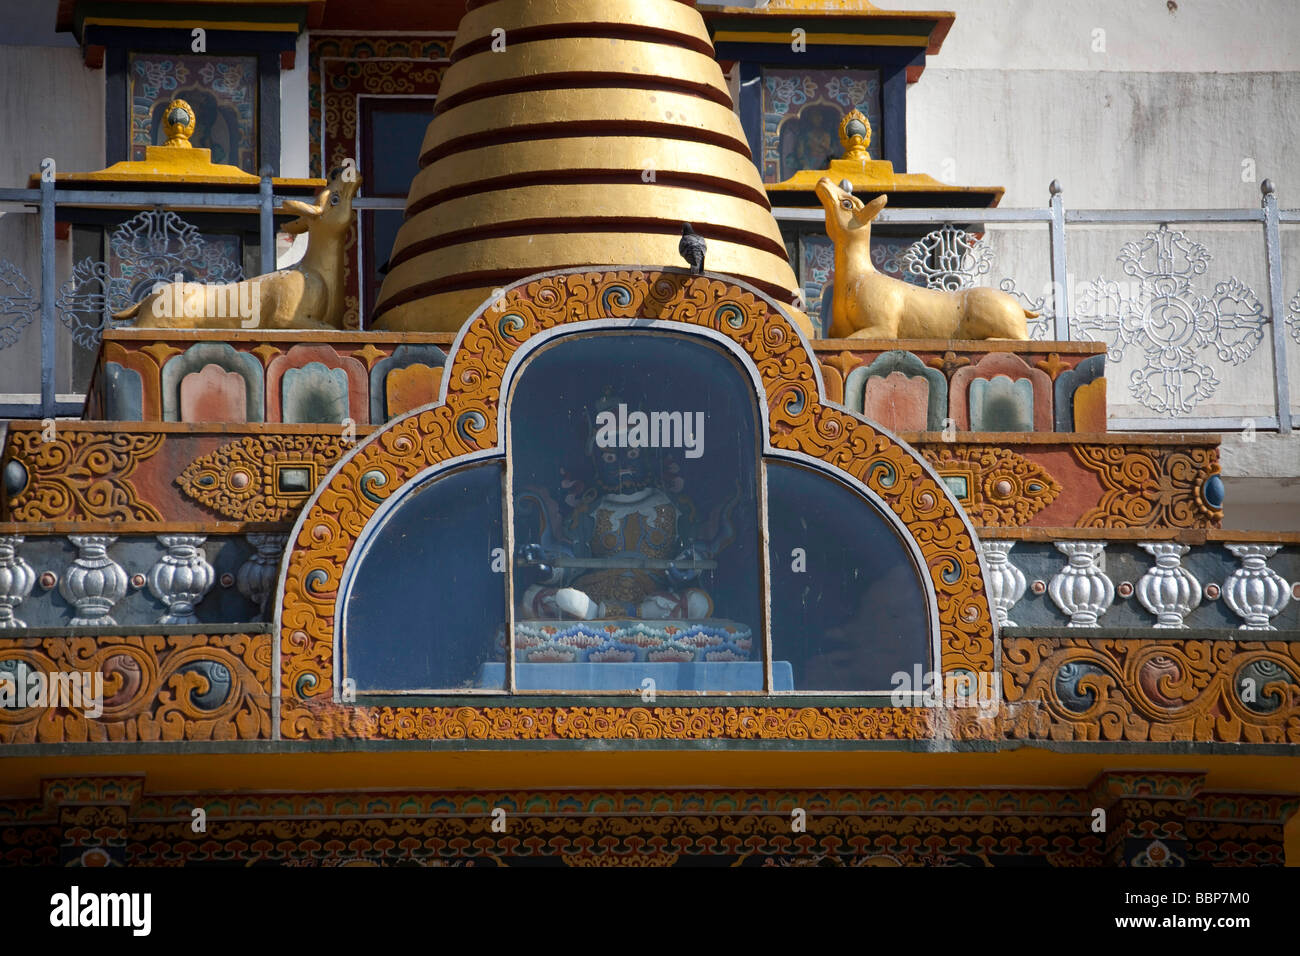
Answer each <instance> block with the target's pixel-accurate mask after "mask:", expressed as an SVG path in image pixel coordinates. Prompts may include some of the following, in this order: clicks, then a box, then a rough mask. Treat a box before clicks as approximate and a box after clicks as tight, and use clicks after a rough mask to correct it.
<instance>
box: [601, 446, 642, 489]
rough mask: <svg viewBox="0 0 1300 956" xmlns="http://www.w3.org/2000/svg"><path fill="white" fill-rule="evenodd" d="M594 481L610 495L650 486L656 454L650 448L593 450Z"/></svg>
mask: <svg viewBox="0 0 1300 956" xmlns="http://www.w3.org/2000/svg"><path fill="white" fill-rule="evenodd" d="M592 455H593V457H594V458H595V464H596V481H597V482H598V483H599V484H600V487H601V488H602V489H604V490H605V491H607V492H610V493H612V494H622V495H626V494H630V493H632V492H634V491H640V490H641V489H642V488H644V487H646V486H647V485H649V484H650V482H651V480H652V478H653V476H654V466H655V463H656V462H655V458H656V452H655V450H654V449H651V448H599V447H597V448H593V449H592Z"/></svg>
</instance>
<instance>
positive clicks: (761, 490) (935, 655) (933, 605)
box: [333, 318, 942, 707]
mask: <svg viewBox="0 0 1300 956" xmlns="http://www.w3.org/2000/svg"><path fill="white" fill-rule="evenodd" d="M466 329H468V325H467V326H466V327H465V328H462V329H461V332H460V333H459V334H458V336H457V339H456V342H455V343H454V344H453V345H452V348H451V353H450V354H452V355H454V354H455V352H456V350H457V349H458V347H459V345H460V344H461V340H462V339H463V337H464V335H465V332H466ZM619 332H622V333H625V334H626V333H652V334H658V335H665V336H668V337H676V338H681V339H686V340H689V341H692V343H693V344H697V345H702V346H704V347H712V348H713V349H714V350H715V351H717V352H719V353H720V354H721V355H723V356H724V357H725V358H727V359H729V360H730V361H731V362H732V363H733V364H734V365H735V366H736V367H737V371H738V373H739V374H740V375H741V377H742V379H744V380H746V381H747V382H748V385H749V388H750V391H749V393H748V394H749V397H750V400H751V401H752V402H753V403H754V405H753V407H754V409H755V428H756V429H757V431H758V435H757V436H756V437H757V439H758V441H757V443H756V447H755V473H754V474H755V482H756V486H757V487H756V489H755V505H756V507H757V508H758V514H757V532H758V563H759V570H760V579H761V587H760V590H759V595H758V599H759V618H760V626H759V627H758V628H756V629H755V632H754V633H755V638H757V637H758V636H759V633H760V632H761V635H762V662H763V689H762V690H757V691H695V690H664V691H656V697H664V698H669V699H672V700H674V701H675V702H681V701H683V700H691V701H695V702H698V703H700V704H722V705H729V706H736V705H743V704H754V705H758V706H771V705H772V704H773V703H774V702H775V701H779V700H783V699H798V700H799V701H800V704H801V705H802V706H815V705H818V704H825V705H835V704H840V705H845V704H847V705H850V706H893V701H892V698H893V696H895V695H894V692H893V691H891V690H887V689H864V690H853V691H844V690H839V691H826V690H799V689H794V690H788V691H778V690H773V689H772V683H773V681H772V634H771V568H770V555H769V526H768V507H769V502H768V489H767V465H768V463H769V462H771V461H775V462H778V463H782V464H790V465H795V466H803V467H805V468H807V469H809V470H811V471H814V472H816V473H818V474H819V475H820V477H822V478H823V479H828V480H833V481H838V482H839V483H840V484H841V485H843V486H844V487H845V488H847V489H848V490H849V491H851V492H854V493H855V494H857V495H858V497H859V498H861V499H862V500H863V504H864V505H865V506H869V507H872V508H874V509H875V511H876V512H877V513H878V514H879V515H880V516H881V517H883V518H884V519H885V521H886V522H887V523H888V525H889V526H890V529H891V530H892V531H893V532H894V534H895V535H897V537H898V539H899V541H900V542H901V543H902V545H903V547H904V550H905V552H906V553H907V555H908V556H909V557H910V559H911V562H912V567H913V570H914V572H915V573H916V575H917V580H918V582H919V583H920V586H921V590H922V593H923V595H924V597H925V601H926V607H925V618H926V624H927V634H926V642H925V646H926V652H927V655H928V659H927V661H925V662H924V666H923V672H925V673H929V672H934V673H938V672H940V671H941V670H942V667H941V663H940V662H941V661H942V648H941V635H940V626H939V612H938V602H937V596H936V592H935V588H934V585H933V583H932V582H931V581H930V579H929V576H928V575H927V574H926V573H925V567H926V565H925V562H924V557H923V555H922V554H921V553H920V550H919V548H918V547H917V544H916V542H915V540H914V539H913V538H912V536H911V535H910V534H909V533H908V532H907V528H906V526H905V525H904V523H903V521H902V519H901V518H899V517H898V516H897V515H896V514H894V513H893V512H892V511H891V510H890V509H889V508H888V506H887V505H885V503H884V502H883V501H881V500H880V499H879V498H878V497H877V496H876V495H875V493H874V492H872V491H871V489H870V488H868V487H867V486H866V485H865V484H864V483H863V482H861V481H859V480H858V479H856V478H854V477H852V476H851V475H847V474H844V473H842V472H840V471H838V470H837V469H834V468H833V467H832V466H830V465H828V464H827V463H826V462H824V461H821V460H820V459H817V458H813V457H811V456H809V455H806V454H804V453H802V452H797V451H789V450H784V449H777V448H774V447H772V445H771V444H770V442H769V435H770V431H769V427H768V408H767V404H766V397H765V392H764V390H763V389H762V387H761V382H760V380H759V378H758V373H757V370H756V369H755V368H754V367H753V363H752V360H751V359H750V358H749V356H748V355H746V354H745V352H744V351H743V350H742V349H741V348H740V346H739V345H738V344H737V343H735V342H734V341H732V340H731V339H729V338H727V337H725V336H723V335H721V334H720V333H716V332H713V331H712V330H710V329H708V328H705V327H700V326H683V325H682V324H681V323H679V322H672V321H664V320H658V319H647V318H631V319H599V320H592V321H589V322H581V323H574V324H565V325H561V326H556V327H553V328H550V329H547V330H545V331H542V332H538V333H536V334H534V335H533V336H532V337H531V338H530V339H529V341H528V342H527V343H526V344H525V345H524V346H521V348H520V349H519V350H518V351H517V352H516V353H515V354H514V355H513V356H512V357H511V359H510V361H509V364H508V365H507V367H506V369H505V371H504V372H503V375H502V381H503V388H502V397H501V400H500V401H499V402H498V404H497V419H498V420H497V445H496V446H494V447H493V448H490V449H484V450H482V451H479V452H475V453H472V454H469V455H464V456H461V457H457V458H455V459H452V460H450V461H447V462H444V463H441V464H439V465H437V466H435V467H433V468H430V469H427V470H426V471H424V472H422V473H421V474H419V475H416V476H414V477H413V478H412V479H411V480H409V481H408V482H407V483H406V484H405V485H404V486H403V487H402V488H401V489H400V490H399V492H398V493H397V494H394V495H392V496H390V497H389V498H388V499H386V500H385V501H384V503H383V504H382V505H381V506H380V508H379V509H378V510H377V511H376V512H375V514H374V516H373V517H372V518H371V520H370V521H369V522H368V524H367V526H366V528H365V530H364V531H363V533H362V537H361V538H360V539H359V540H358V542H357V545H356V546H355V547H354V548H353V550H352V553H351V554H350V555H349V556H348V559H347V562H346V564H345V567H344V571H343V574H342V577H341V580H340V582H339V589H338V598H337V601H336V605H335V618H334V619H335V621H336V622H337V623H336V628H337V643H336V653H335V654H334V655H333V656H334V688H335V690H334V694H335V700H336V701H340V700H341V698H340V697H339V694H340V689H341V688H342V687H343V684H342V681H343V680H345V679H346V678H347V674H346V667H347V657H348V654H347V613H346V612H347V603H348V599H349V597H350V593H351V589H352V582H353V579H354V577H355V572H356V569H357V567H358V566H359V564H360V562H361V560H362V559H363V557H364V555H365V554H366V553H367V552H368V550H369V547H370V545H371V544H372V542H373V538H374V535H375V534H377V532H378V531H379V529H380V528H382V527H383V525H384V524H385V523H386V522H387V520H388V519H389V518H390V517H391V513H392V511H393V510H395V509H396V508H398V507H400V505H401V503H402V502H404V501H405V500H406V498H407V496H408V495H411V494H414V493H415V492H416V491H417V490H419V489H421V488H424V487H425V486H426V485H427V484H428V483H429V482H432V481H436V480H438V479H440V478H442V477H445V476H447V475H449V474H451V473H452V472H454V471H456V470H459V469H461V468H464V467H467V466H470V465H481V464H486V463H489V462H492V461H498V460H499V461H502V462H503V468H502V508H503V514H502V532H503V545H502V546H503V547H504V549H505V553H506V570H505V574H504V577H505V581H504V582H503V587H504V588H505V589H506V590H505V610H506V616H505V626H506V633H507V635H508V640H507V647H508V648H509V651H508V652H507V654H506V686H505V688H504V689H499V690H498V689H489V688H467V689H463V690H462V689H448V690H442V689H438V690H398V691H380V692H370V691H366V692H362V691H357V692H356V696H355V701H351V702H354V703H356V704H358V705H362V704H364V705H365V706H412V705H415V706H420V705H424V706H455V705H456V704H457V703H458V702H461V703H463V702H464V701H466V700H467V699H471V698H480V697H496V698H506V699H508V700H511V701H517V702H519V704H520V705H523V706H536V707H544V706H578V705H581V704H583V703H591V704H594V705H608V704H610V703H612V702H620V703H622V702H632V701H635V702H641V701H642V697H641V693H640V692H639V691H638V690H635V689H628V690H589V689H572V690H561V689H547V690H518V689H516V686H515V684H516V678H515V663H516V662H515V660H514V657H515V655H514V622H515V589H514V548H515V542H514V499H513V494H512V486H513V477H514V467H513V462H512V448H511V447H510V445H511V443H510V428H509V426H510V409H511V406H512V404H513V401H514V393H515V389H516V387H517V385H518V382H519V381H520V379H521V378H522V377H523V372H524V370H525V369H526V368H527V367H528V366H529V364H531V362H532V361H533V360H534V359H535V358H536V357H537V356H538V355H540V354H543V353H544V352H545V351H549V350H550V349H551V348H554V347H558V346H561V345H563V344H565V343H566V341H571V340H573V339H575V338H580V337H581V338H585V337H587V336H589V335H592V334H596V335H605V334H611V333H614V334H616V333H619ZM446 388H447V383H446V380H445V379H444V381H443V385H442V389H441V392H440V394H439V403H441V402H443V401H445V399H446ZM836 407H837V408H841V409H842V410H843V411H845V412H846V413H847V414H850V415H854V417H857V418H861V416H858V415H856V414H855V413H853V412H849V411H848V410H847V409H843V408H842V406H838V405H837V406H836ZM389 424H390V425H391V424H392V423H391V422H390V423H389ZM377 434H382V432H380V433H377ZM337 467H339V466H336V468H337ZM908 695H909V697H911V698H912V703H911V704H909V705H908V706H919V705H920V701H921V697H922V695H923V691H922V690H920V689H914V690H912V691H910V692H908Z"/></svg>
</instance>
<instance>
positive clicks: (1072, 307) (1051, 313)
mask: <svg viewBox="0 0 1300 956" xmlns="http://www.w3.org/2000/svg"><path fill="white" fill-rule="evenodd" d="M1062 192H1063V191H1062V188H1061V185H1060V183H1058V182H1056V181H1053V182H1052V184H1051V186H1050V196H1051V198H1050V200H1049V203H1048V205H1047V206H1046V207H1045V208H1039V209H1035V208H1029V209H957V208H934V209H885V210H883V211H881V213H880V214H879V215H878V216H877V217H876V219H875V220H874V221H875V222H876V223H879V224H882V225H890V226H895V225H899V226H907V225H941V226H945V227H946V226H948V225H949V224H951V223H971V222H979V223H981V224H985V225H996V224H1027V223H1042V224H1044V225H1045V226H1046V227H1047V231H1048V245H1049V263H1048V264H1049V274H1050V285H1049V289H1048V291H1047V293H1046V295H1045V299H1046V301H1045V302H1042V300H1039V301H1040V302H1042V307H1043V308H1044V311H1045V313H1047V314H1048V318H1049V319H1050V325H1049V326H1048V327H1047V328H1048V330H1049V331H1050V333H1051V336H1052V338H1054V339H1056V340H1058V341H1073V340H1080V339H1083V340H1090V341H1107V342H1108V345H1110V346H1111V347H1110V348H1109V349H1108V363H1110V362H1112V361H1116V360H1117V359H1118V358H1119V357H1120V356H1121V355H1122V353H1123V351H1124V348H1123V346H1124V345H1126V344H1132V342H1131V341H1125V340H1132V339H1133V338H1134V337H1135V334H1136V335H1137V336H1140V335H1141V334H1142V333H1143V332H1146V333H1148V334H1147V341H1146V343H1145V345H1146V347H1147V348H1148V349H1155V350H1160V348H1161V347H1162V346H1163V347H1164V351H1165V352H1167V353H1171V354H1172V357H1173V358H1175V359H1180V358H1182V359H1186V360H1187V361H1188V362H1189V363H1190V362H1193V361H1194V360H1193V359H1191V358H1188V357H1187V355H1186V354H1185V353H1186V349H1185V347H1184V349H1183V351H1182V352H1180V351H1179V350H1178V349H1177V348H1174V347H1171V346H1170V343H1168V342H1162V341H1154V342H1153V341H1151V339H1152V336H1151V334H1150V326H1153V325H1158V324H1160V322H1161V321H1164V320H1167V318H1168V317H1167V316H1159V315H1157V316H1155V317H1154V319H1153V316H1152V315H1151V314H1150V313H1149V312H1143V313H1142V314H1140V315H1138V316H1136V317H1135V321H1134V323H1133V324H1134V325H1136V326H1138V328H1137V330H1136V333H1135V330H1134V329H1117V328H1116V327H1115V326H1116V325H1117V324H1118V323H1117V322H1114V321H1111V322H1105V321H1098V319H1099V316H1098V315H1097V314H1096V313H1095V311H1093V310H1087V311H1085V310H1081V309H1080V308H1079V306H1078V304H1077V303H1072V302H1071V285H1072V283H1071V279H1070V257H1069V255H1068V252H1067V250H1068V244H1067V232H1068V230H1067V228H1066V227H1067V226H1090V225H1112V226H1113V225H1126V224H1157V225H1158V226H1159V231H1157V232H1153V233H1148V234H1147V237H1146V238H1147V239H1148V240H1154V241H1155V242H1164V243H1165V245H1168V244H1169V241H1168V240H1170V239H1173V238H1176V239H1178V240H1184V241H1185V242H1186V244H1188V245H1190V246H1193V247H1196V249H1199V250H1200V253H1202V254H1204V256H1205V259H1206V260H1208V258H1209V256H1208V253H1206V252H1205V250H1204V247H1202V246H1200V244H1199V243H1194V242H1191V241H1190V240H1186V237H1185V236H1183V235H1182V233H1181V232H1175V233H1170V232H1168V227H1170V226H1176V225H1183V224H1251V223H1255V224H1259V225H1260V226H1261V227H1262V239H1263V250H1262V251H1263V253H1264V261H1265V264H1266V268H1267V281H1268V306H1269V307H1268V309H1267V311H1265V310H1264V309H1263V307H1262V306H1259V307H1258V308H1256V309H1254V310H1253V311H1248V312H1247V313H1246V314H1245V315H1244V316H1243V315H1238V314H1235V313H1234V314H1231V315H1228V314H1226V313H1225V314H1224V315H1223V316H1221V317H1219V318H1221V319H1222V322H1221V323H1219V324H1220V325H1221V326H1222V327H1223V328H1224V329H1226V330H1228V332H1229V334H1231V332H1233V331H1236V332H1241V333H1244V334H1245V337H1246V339H1247V340H1248V344H1249V341H1250V340H1253V345H1251V346H1250V348H1249V351H1247V349H1246V347H1245V346H1242V345H1241V343H1240V342H1228V343H1222V342H1219V343H1216V342H1215V341H1210V342H1208V343H1207V347H1212V348H1217V349H1218V351H1219V353H1220V355H1227V356H1228V357H1227V358H1225V359H1224V361H1234V363H1239V362H1240V361H1244V360H1245V358H1248V357H1249V355H1250V354H1251V353H1253V351H1254V348H1253V346H1254V345H1258V344H1259V343H1260V341H1262V339H1259V338H1257V335H1262V333H1263V330H1264V329H1265V328H1268V329H1269V330H1270V331H1271V344H1272V355H1273V369H1272V377H1273V390H1272V403H1273V406H1274V409H1275V411H1274V414H1271V415H1263V416H1248V417H1245V418H1243V417H1238V416H1229V417H1223V416H1218V417H1214V416H1204V415H1193V414H1186V408H1185V407H1183V408H1181V410H1182V411H1183V413H1182V414H1170V412H1169V409H1168V408H1166V407H1160V406H1162V405H1163V406H1167V405H1169V404H1170V403H1169V402H1168V401H1167V396H1166V397H1165V399H1162V400H1157V401H1154V402H1150V403H1148V402H1143V404H1151V405H1152V407H1153V410H1154V411H1155V412H1156V415H1153V416H1152V417H1150V418H1147V417H1143V418H1114V417H1112V418H1111V419H1110V421H1109V424H1110V426H1111V427H1112V428H1114V429H1117V430H1123V429H1137V428H1141V429H1148V430H1150V429H1153V428H1154V429H1160V428H1177V429H1185V430H1223V431H1235V430H1241V429H1246V428H1256V429H1264V430H1275V431H1279V432H1284V433H1285V432H1289V431H1290V430H1291V428H1292V415H1291V395H1290V385H1289V381H1288V368H1287V362H1288V342H1287V338H1288V336H1287V329H1288V326H1290V327H1291V328H1292V330H1293V334H1294V336H1295V338H1296V340H1297V343H1300V289H1298V290H1297V292H1296V296H1295V298H1294V299H1293V300H1292V301H1291V303H1290V304H1289V305H1288V303H1287V299H1286V292H1287V290H1288V288H1289V287H1287V286H1286V284H1285V282H1284V279H1283V275H1282V246H1281V225H1282V224H1284V223H1288V224H1289V223H1300V210H1282V209H1279V207H1278V201H1277V194H1276V191H1275V189H1274V187H1273V184H1272V183H1271V182H1270V181H1269V180H1264V181H1263V182H1262V183H1261V184H1260V192H1261V202H1260V207H1259V208H1258V209H1107V210H1067V209H1066V208H1065V203H1064V200H1063V195H1062ZM773 213H774V214H775V216H776V218H777V220H778V221H781V222H787V223H795V224H799V223H818V224H820V223H822V222H823V219H824V213H823V211H822V209H821V208H790V207H785V208H776V209H773ZM958 232H959V234H960V231H958ZM1130 245H1132V244H1131V243H1130ZM1161 252H1162V253H1163V252H1167V250H1161ZM1197 265H1198V268H1199V263H1198V264H1197ZM953 268H955V267H953V266H949V267H948V269H949V271H947V272H945V270H944V268H943V267H942V266H940V267H939V268H937V269H927V270H925V271H924V272H920V273H919V274H921V275H922V277H923V278H935V277H937V278H938V279H941V280H943V281H940V282H931V283H930V284H932V285H936V286H938V287H951V279H952V278H953V275H952V272H951V270H952V269H953ZM1199 271H1204V270H1203V268H1200V269H1199ZM1199 271H1198V273H1197V274H1199ZM1125 272H1126V273H1127V274H1128V275H1130V276H1136V277H1138V278H1140V279H1145V280H1149V281H1150V282H1151V284H1152V285H1159V284H1160V280H1165V282H1164V284H1163V285H1161V286H1160V289H1159V292H1158V294H1156V295H1151V296H1149V298H1150V299H1159V300H1162V303H1167V302H1168V301H1169V300H1170V299H1172V298H1176V296H1173V295H1171V294H1170V290H1169V289H1168V288H1167V286H1168V285H1169V281H1168V280H1169V279H1170V278H1171V277H1174V275H1175V274H1174V273H1166V274H1161V273H1144V272H1141V271H1140V270H1139V268H1138V264H1137V263H1135V262H1133V261H1129V262H1127V263H1125ZM960 278H962V279H964V280H965V281H964V282H963V283H962V284H963V285H965V286H969V285H973V284H974V280H975V279H976V276H975V275H973V274H971V275H967V276H962V277H960ZM1229 281H1230V282H1233V283H1236V282H1237V280H1236V279H1235V278H1234V279H1231V280H1229ZM1220 285H1224V283H1220ZM1238 285H1240V283H1238ZM1001 287H1002V288H1003V289H1004V290H1006V291H1009V292H1011V293H1013V294H1015V295H1017V296H1018V297H1019V298H1021V299H1022V300H1025V301H1026V302H1030V301H1032V300H1029V299H1028V297H1027V296H1025V294H1024V293H1023V292H1021V291H1020V290H1019V289H1018V288H1016V286H1015V283H1014V281H1012V280H1004V281H1003V283H1002V286H1001ZM1241 288H1243V289H1245V287H1244V286H1241ZM1218 291H1219V290H1218V289H1217V288H1216V292H1218ZM1245 291H1246V292H1249V289H1245ZM1201 298H1202V299H1206V298H1209V297H1204V296H1202V297H1201ZM1160 304H1161V303H1157V304H1156V305H1157V307H1158V306H1159V305H1160ZM1147 305H1148V309H1150V308H1151V303H1147ZM1215 316H1217V312H1216V313H1215ZM1107 333H1116V334H1114V335H1108V334H1107ZM1116 338H1117V339H1120V340H1121V341H1118V342H1117V341H1111V339H1116ZM1137 344H1138V345H1139V346H1141V345H1142V344H1144V343H1140V342H1139V343H1137ZM1234 345H1235V346H1237V347H1236V348H1235V349H1234V348H1233V347H1232V346H1234ZM1243 353H1244V354H1243ZM1156 371H1161V370H1156ZM1163 371H1165V372H1168V373H1177V372H1178V371H1179V370H1178V369H1165V370H1163ZM1171 390H1172V391H1173V392H1175V394H1176V392H1177V389H1176V388H1171V387H1170V386H1168V385H1167V386H1166V391H1171ZM1180 404H1181V406H1187V400H1186V398H1185V397H1184V399H1183V400H1182V402H1181V403H1180Z"/></svg>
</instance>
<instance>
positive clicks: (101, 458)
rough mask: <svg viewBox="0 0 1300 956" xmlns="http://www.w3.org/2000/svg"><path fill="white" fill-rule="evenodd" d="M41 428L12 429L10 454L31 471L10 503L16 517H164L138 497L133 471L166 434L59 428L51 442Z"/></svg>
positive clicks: (139, 518) (67, 518) (151, 453)
mask: <svg viewBox="0 0 1300 956" xmlns="http://www.w3.org/2000/svg"><path fill="white" fill-rule="evenodd" d="M41 437H42V433H41V431H39V430H33V431H28V430H22V431H14V432H13V433H12V438H11V442H12V444H11V445H10V448H11V451H10V457H11V458H12V459H14V460H16V461H20V462H22V464H23V466H24V467H25V468H26V469H27V473H28V474H29V475H30V476H31V477H30V480H29V481H28V482H27V486H26V488H25V489H24V490H23V491H22V492H20V493H19V494H17V495H15V496H14V498H13V500H12V501H11V502H10V509H11V510H10V514H11V515H12V517H13V520H14V521H60V520H62V521H68V520H75V519H87V518H89V519H101V520H113V521H161V520H162V515H161V514H160V513H159V511H158V509H157V508H155V507H154V506H153V505H151V504H149V503H148V502H146V501H142V500H140V497H139V496H138V495H137V494H136V490H135V486H134V485H133V484H132V483H131V480H130V479H131V475H132V473H133V472H134V471H135V469H136V467H137V466H138V465H139V464H140V462H142V461H144V460H145V459H146V458H149V457H151V456H153V455H154V454H155V453H156V452H157V451H158V449H159V448H161V447H162V443H163V436H162V435H140V434H129V433H126V432H94V431H83V430H81V429H73V428H60V429H58V431H57V433H56V434H55V435H54V436H53V437H52V438H51V440H50V441H42V440H41Z"/></svg>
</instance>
